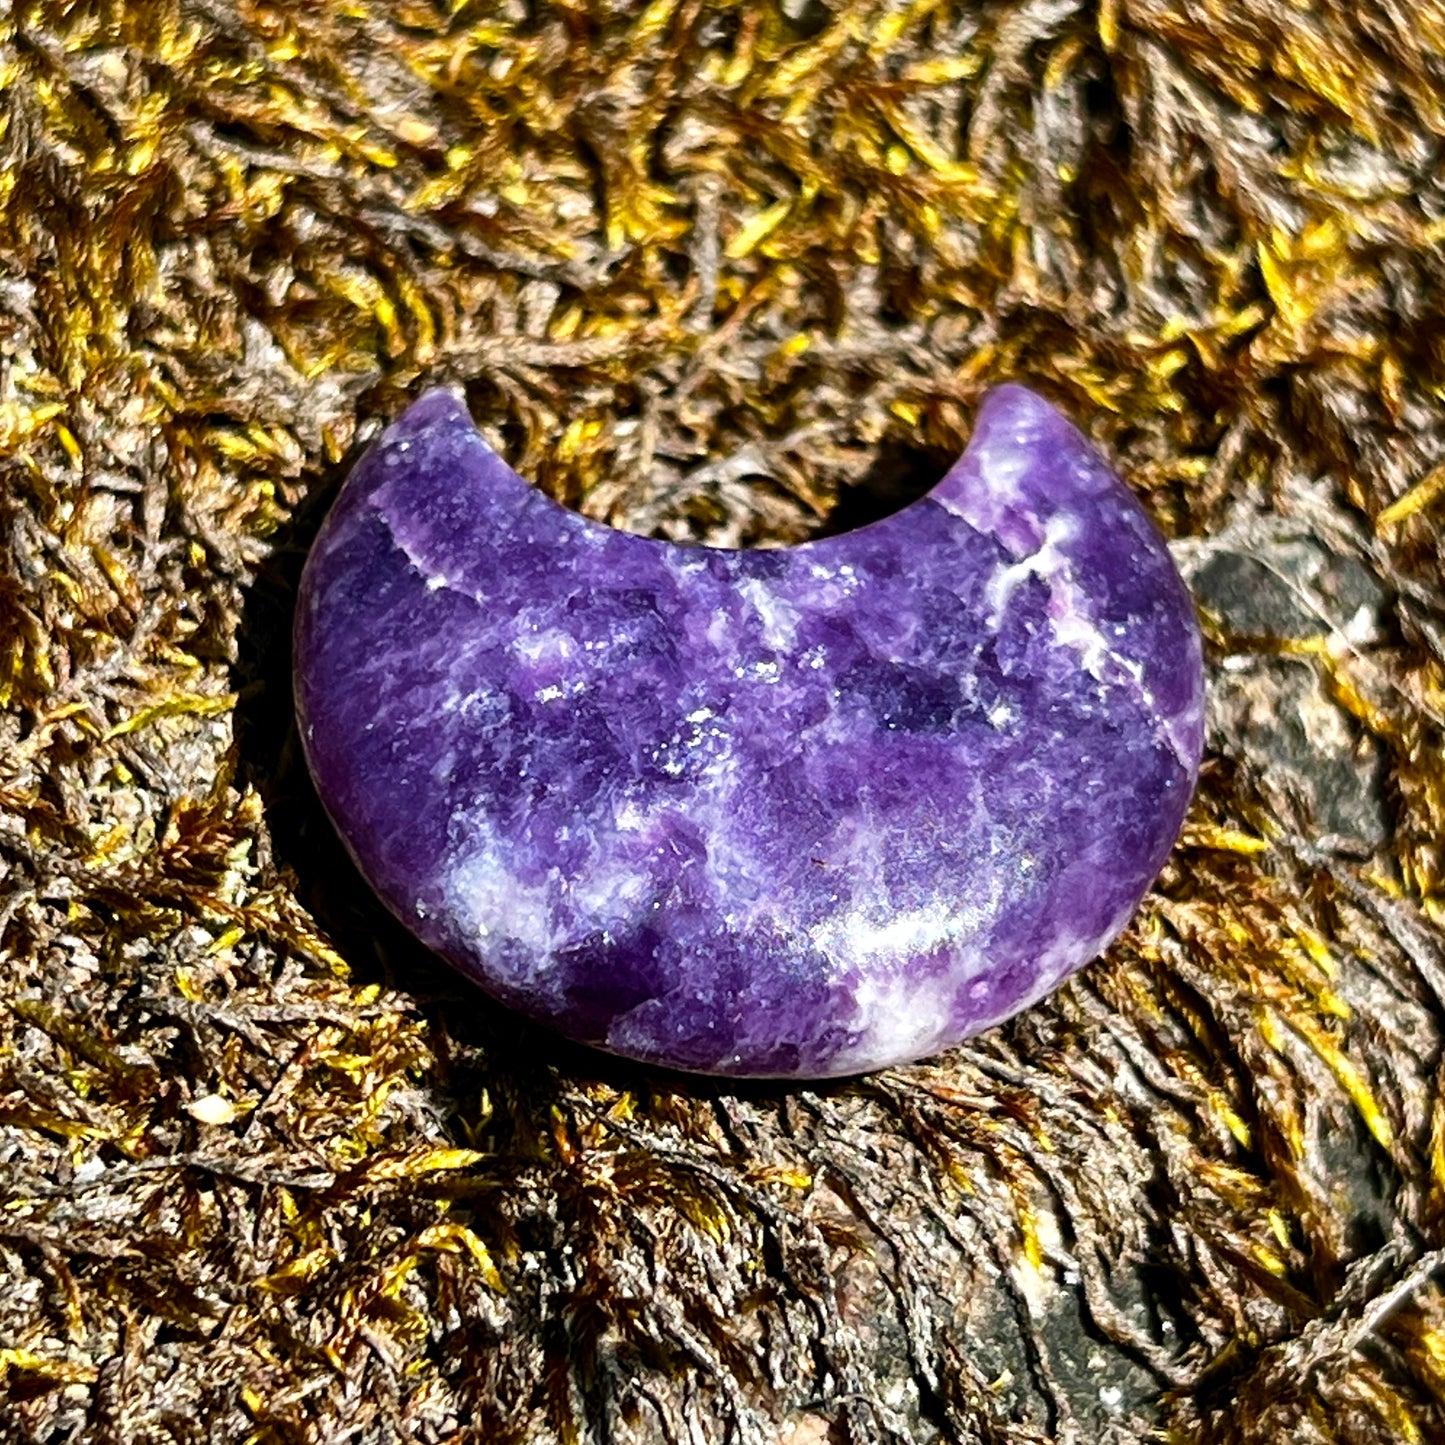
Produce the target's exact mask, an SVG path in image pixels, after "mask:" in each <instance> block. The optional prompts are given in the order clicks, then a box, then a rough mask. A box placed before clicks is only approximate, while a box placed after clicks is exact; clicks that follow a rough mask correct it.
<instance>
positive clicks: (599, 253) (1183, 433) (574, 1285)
mask: <svg viewBox="0 0 1445 1445" xmlns="http://www.w3.org/2000/svg"><path fill="white" fill-rule="evenodd" d="M0 65H3V85H0V106H3V111H4V114H3V122H0V152H3V166H0V468H3V473H0V959H3V965H0V999H3V1009H0V1280H3V1285H4V1287H3V1289H0V1401H3V1408H0V1438H4V1439H6V1440H11V1439H13V1440H17V1441H44V1442H61V1441H87V1442H171V1441H176V1442H209V1441H217V1440H234V1441H248V1442H257V1445H259V1442H330V1441H342V1440H346V1441H355V1442H383V1441H401V1440H405V1441H422V1442H424V1441H450V1442H462V1441H471V1440H475V1441H486V1442H507V1441H514V1442H524V1441H525V1442H539V1445H549V1442H558V1445H561V1442H567V1445H589V1442H602V1441H609V1442H619V1445H627V1442H639V1445H640V1442H652V1441H661V1442H684V1441H686V1442H705V1441H718V1442H722V1441H735V1442H759V1445H761V1442H774V1441H776V1442H785V1445H845V1442H866V1441H900V1442H931V1441H957V1442H979V1445H983V1442H988V1445H1024V1442H1043V1441H1061V1442H1077V1445H1094V1442H1105V1445H1107V1442H1127V1441H1139V1440H1146V1439H1157V1440H1169V1441H1185V1442H1196V1441H1197V1442H1201V1445H1204V1442H1218V1445H1224V1442H1231V1445H1233V1442H1239V1445H1244V1442H1251V1445H1253V1442H1275V1441H1289V1442H1292V1445H1315V1442H1357V1441H1358V1442H1375V1441H1379V1442H1387V1441H1388V1442H1400V1441H1405V1442H1428V1441H1435V1440H1441V1439H1445V1268H1442V1262H1445V1253H1442V1250H1445V1090H1442V1082H1445V1078H1442V1065H1441V1041H1442V1025H1445V927H1442V925H1445V880H1442V873H1445V858H1442V837H1445V755H1442V731H1445V605H1442V583H1441V575H1442V569H1441V562H1442V543H1441V538H1442V535H1445V528H1442V507H1445V312H1442V302H1441V298H1442V297H1445V259H1442V258H1445V252H1442V249H1441V242H1442V240H1445V188H1442V180H1441V173H1440V169H1439V164H1438V154H1439V150H1440V145H1441V141H1442V138H1445V6H1442V5H1441V4H1439V3H1438V0H1421V3H1416V4H1411V5H1405V4H1402V3H1399V0H1316V3H1315V4H1313V5H1310V6H1302V5H1297V4H1294V3H1287V0H1232V3H1230V4H1227V5H1225V4H1216V3H1210V0H988V3H980V0H970V3H963V0H766V3H759V0H737V3H732V4H729V3H725V0H724V3H711V0H652V3H650V4H647V5H641V4H629V3H625V0H558V3H556V4H544V3H541V0H536V3H523V0H431V3H428V0H273V3H263V0H108V3H106V0H14V3H13V5H11V6H7V7H4V8H3V9H0ZM1005 377H1018V378H1021V379H1026V380H1030V381H1032V382H1033V383H1035V384H1036V385H1038V386H1040V387H1041V388H1042V389H1044V390H1045V391H1047V392H1048V393H1049V394H1050V395H1051V396H1053V397H1054V398H1055V399H1056V400H1058V401H1059V402H1060V403H1061V404H1063V405H1064V406H1065V407H1067V408H1068V409H1069V410H1070V411H1071V412H1072V413H1073V414H1074V415H1075V416H1077V417H1079V418H1080V419H1081V420H1082V421H1083V422H1084V423H1085V424H1086V425H1087V426H1088V427H1089V428H1090V429H1091V430H1092V431H1093V433H1094V435H1095V436H1096V437H1097V438H1098V440H1099V441H1100V442H1101V443H1102V444H1103V445H1104V446H1105V447H1107V448H1108V449H1109V450H1110V452H1111V453H1112V454H1113V455H1114V456H1116V457H1117V458H1118V459H1119V461H1120V463H1121V465H1122V467H1123V468H1124V470H1125V472H1126V474H1127V475H1128V477H1129V479H1130V481H1131V483H1132V484H1133V485H1134V486H1135V487H1136V488H1137V489H1138V491H1139V493H1140V494H1141V496H1142V497H1143V498H1144V500H1145V501H1146V503H1147V504H1148V506H1149V507H1150V508H1151V510H1152V512H1153V514H1154V515H1155V517H1156V518H1157V519H1158V520H1159V522H1160V524H1161V526H1163V527H1164V528H1165V530H1166V531H1167V532H1168V533H1169V534H1170V535H1171V536H1172V537H1174V538H1175V539H1176V542H1175V545H1176V548H1177V553H1178V556H1179V559H1180V562H1181V565H1183V566H1184V567H1185V568H1186V570H1187V571H1188V573H1189V575H1190V577H1191V579H1192V580H1193V582H1194V584H1195V587H1196V590H1197V594H1198V596H1199V598H1200V602H1201V607H1202V610H1203V613H1204V617H1205V623H1206V628H1207V631H1208V635H1209V640H1210V666H1211V677H1212V687H1213V690H1214V714H1213V724H1212V736H1211V746H1210V754H1209V759H1208V763H1207V767H1206V774H1205V778H1204V781H1203V783H1202V785H1201V790H1200V794H1199V796H1198V798H1197V800H1196V804H1195V808H1194V811H1193V814H1192V817H1191V821H1190V823H1189V825H1188V829H1187V832H1186V835H1185V838H1184V840H1183V842H1182V843H1181V846H1180V847H1179V849H1178V850H1177V852H1176V855H1175V857H1174V860H1173V862H1172V864H1171V865H1170V868H1169V870H1168V871H1167V873H1166V874H1165V876H1164V878H1163V879H1162V880H1161V882H1160V884H1159V886H1158V888H1157V889H1156V891H1155V892H1154V893H1153V894H1152V895H1151V897H1150V899H1149V900H1148V902H1147V904H1146V906H1145V907H1144V909H1143V910H1142V912H1141V914H1140V916H1139V917H1138V919H1137V920H1136V922H1135V924H1134V926H1133V927H1132V929H1131V930H1130V931H1129V933H1128V934H1127V935H1126V937H1125V938H1124V940H1123V941H1122V942H1121V943H1120V944H1119V945H1118V946H1117V947H1116V948H1115V949H1114V950H1112V952H1111V954H1110V955H1109V957H1108V958H1107V959H1106V960H1105V961H1103V962H1101V963H1099V964H1097V965H1095V966H1094V967H1092V968H1090V969H1089V970H1087V971H1086V972H1085V973H1084V974H1083V975H1082V976H1081V977H1080V978H1079V979H1078V980H1077V981H1076V982H1075V983H1073V984H1072V985H1070V986H1069V987H1067V988H1065V989H1064V990H1062V991H1061V992H1060V993H1059V994H1058V995H1057V996H1056V997H1054V998H1053V999H1051V1000H1049V1001H1048V1002H1047V1003H1045V1004H1043V1005H1041V1006H1040V1007H1038V1008H1036V1009H1034V1010H1032V1011H1030V1012H1029V1013H1028V1014H1027V1015H1025V1016H1024V1017H1022V1018H1020V1019H1018V1020H1016V1021H1015V1022H1014V1023H1012V1024H1010V1025H1009V1026H1008V1027H1006V1028H1003V1029H1000V1030H997V1031H995V1032H994V1033H992V1034H990V1035H988V1036H985V1037H983V1038H981V1039H978V1040H976V1041H975V1042H974V1043H973V1044H972V1045H971V1046H969V1047H965V1048H963V1049H961V1050H959V1051H957V1052H956V1053H954V1054H951V1055H949V1056H947V1057H944V1058H941V1059H939V1060H936V1061H934V1062H931V1063H929V1064H925V1065H921V1066H918V1067H914V1068H909V1069H900V1070H895V1071H891V1072H888V1073H885V1074H882V1075H879V1076H876V1077H871V1078H866V1079H860V1080H856V1081H852V1082H847V1083H843V1084H839V1085H837V1086H830V1087H828V1088H826V1089H816V1090H810V1089H802V1090H786V1089H769V1088H763V1087H753V1088H743V1089H737V1088H725V1087H721V1086H712V1085H708V1084H705V1083H695V1082H689V1081H687V1080H684V1079H679V1078H670V1077H662V1076H656V1075H649V1074H646V1073H643V1072H640V1071H638V1070H635V1069H630V1068H628V1067H627V1066H625V1065H621V1064H617V1063H613V1062H610V1061H608V1060H606V1059H604V1058H602V1057H600V1056H597V1055H592V1054H588V1053H585V1052H583V1051H580V1050H575V1049H570V1048H568V1047H567V1046H565V1045H563V1044H561V1043H559V1042H558V1041H556V1040H555V1039H553V1038H551V1037H550V1036H547V1035H544V1034H542V1033H541V1032H540V1031H535V1030H532V1029H530V1028H528V1027H527V1026H525V1025H523V1024H522V1023H520V1022H519V1021H518V1020H516V1019H514V1018H511V1017H509V1016H506V1015H505V1014H503V1013H502V1012H501V1011H500V1010H498V1009H496V1008H494V1007H492V1006H490V1005H489V1004H487V1003H486V1002H485V1001H484V1000H482V999H481V998H480V997H479V995H478V994H476V993H475V992H474V991H472V990H470V989H468V988H467V987H466V986H465V985H463V984H462V983H461V982H460V981H458V980H456V979H454V978H453V977H452V976H451V975H450V974H449V973H447V972H446V970H444V969H443V968H441V967H440V966H439V965H437V964H435V963H434V962H432V961H430V960H429V959H428V958H426V957H425V956H424V955H423V954H422V953H421V952H420V950H419V949H418V948H417V947H416V946H415V945H414V944H412V943H411V942H410V941H409V940H408V938H407V937H406V936H405V935H404V934H403V933H402V932H401V931H400V929H399V928H398V927H397V926H396V925H394V924H393V923H392V922H391V921H390V920H389V919H388V918H387V917H386V916H385V915H384V914H383V912H382V910H381V909H380V908H379V906H378V905H377V904H376V903H375V902H374V900H373V899H372V898H371V897H370V896H369V894H368V892H367V890H366V889H365V887H364V885H363V884H362V883H361V881H360V880H359V879H358V877H357V876H356V874H355V873H354V872H353V871H351V870H350V868H349V865H348V864H347V862H346V860H345V857H344V855H343V854H342V852H341V849H340V847H339V845H338V844H337V843H336V842H335V840H334V838H333V837H332V835H331V833H330V831H329V829H328V827H327V825H326V823H325V821H324V819H323V818H322V817H321V816H320V815H319V811H318V808H317V805H316V802H315V799H314V796H313V795H312V794H311V792H310V791H309V788H308V784H307V780H306V776H305V771H304V768H303V767H302V765H301V763H300V760H299V756H298V753H297V748H296V741H295V736H294V730H293V728H292V724H291V721H290V696H289V689H288V682H287V667H288V659H287V655H286V654H287V630H288V623H289V615H290V606H291V596H292V588H293V585H294V582H295V579H296V576H297V573H298V571H299V565H300V561H301V558H302V557H303V556H304V553H305V548H306V545H307V542H308V539H309V538H310V536H311V535H312V534H313V533H314V529H315V526H316V523H317V520H318V518H319V516H320V515H321V514H322V513H323V512H324V510H325V507H326V505H327V503H328V500H329V499H330V497H331V496H332V495H333V494H334V491H335V488H336V485H337V483H338V480H339V478H340V477H341V476H342V475H343V474H344V472H345V469H346V468H347V466H348V465H349V464H350V463H351V462H352V461H353V460H354V458H355V456H356V455H357V453H358V451H359V449H360V448H361V447H362V446H363V445H364V444H365V443H366V441H367V439H368V438H370V437H371V436H373V435H374V434H375V432H376V431H377V429H378V427H379V426H380V425H381V424H382V422H383V421H384V420H385V419H386V418H388V417H390V416H391V415H393V414H395V412H396V411H397V410H398V409H399V408H400V407H401V406H402V404H403V402H404V401H405V399H406V398H407V397H408V396H411V395H413V394H415V392H416V391H417V390H418V389H419V388H421V387H422V386H424V385H428V384H431V383H435V382H452V383H458V384H462V385H464V386H465V389H466V391H467V395H468V400H469V402H470V404H471V406H472V409H473V411H474V412H475V414H476V415H477V417H478V419H479V421H480V422H481V423H482V425H483V426H484V428H485V429H486V431H487V433H488V435H489V436H490V437H491V438H492V439H493V440H494V441H495V442H496V444H497V445H498V446H500V447H502V448H504V450H505V452H506V455H507V456H508V458H509V459H510V460H512V461H513V462H514V463H515V464H516V465H517V466H518V467H519V468H520V469H521V470H522V471H523V473H524V474H526V475H528V476H530V477H531V478H533V479H535V480H536V481H537V482H538V483H539V484H540V485H541V486H543V487H545V488H546V489H547V490H548V491H549V492H551V493H552V494H553V495H555V496H557V497H558V498H560V499H561V500H563V501H565V502H566V503H567V504H568V505H571V506H575V507H579V508H581V509H582V510H584V511H585V512H587V513H588V514H589V515H592V516H595V517H599V518H605V519H607V520H609V521H611V522H613V523H615V524H617V525H619V526H623V527H630V528H634V529H639V530H644V531H649V532H653V533H655V534H657V535H661V536H667V537H673V538H679V539H688V538H693V539H701V540H708V541H712V542H718V543H729V544H749V545H767V544H773V545H776V544H780V543H787V542H790V541H795V540H797V539H799V538H801V537H804V536H807V535H811V534H816V533H819V532H822V531H825V530H828V529H830V528H832V529H836V528H839V527H842V526H847V525H852V524H854V523H856V522H857V521H858V520H859V519H860V518H861V517H865V516H867V515H870V514H876V512H877V510H878V509H879V508H881V507H884V506H887V505H889V504H890V501H891V502H892V504H895V505H896V502H897V498H898V497H899V496H901V495H909V494H916V493H917V491H919V490H920V489H921V488H922V487H924V486H926V485H928V483H929V482H931V481H932V480H933V479H934V478H935V477H936V476H937V475H938V474H939V473H940V471H941V470H942V467H943V465H944V463H945V461H946V459H947V458H948V456H949V454H950V453H952V452H953V451H954V450H955V449H957V448H958V447H959V446H960V445H961V443H962V442H963V440H964V439H965V436H966V434H967V431H968V427H969V424H970V417H971V415H972V411H973V407H974V405H975V403H976V401H977V399H978V398H979V396H980V395H981V393H982V391H983V390H984V389H985V388H986V387H987V386H988V385H989V384H991V383H992V382H994V381H996V380H998V379H1002V378H1005Z"/></svg>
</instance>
